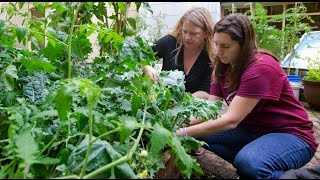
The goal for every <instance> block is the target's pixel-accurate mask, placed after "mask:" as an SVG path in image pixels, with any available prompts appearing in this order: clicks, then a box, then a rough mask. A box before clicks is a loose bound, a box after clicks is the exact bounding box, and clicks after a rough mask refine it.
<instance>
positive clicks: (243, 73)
mask: <svg viewBox="0 0 320 180" xmlns="http://www.w3.org/2000/svg"><path fill="white" fill-rule="evenodd" d="M255 37H256V35H255V31H254V28H253V26H252V24H251V22H250V20H249V19H248V18H247V16H245V15H243V14H240V13H237V14H230V15H227V16H225V17H223V18H222V19H221V20H220V21H219V22H218V23H217V24H216V25H215V27H214V43H215V56H216V57H215V59H214V61H213V62H212V63H213V65H214V72H213V75H212V76H213V77H212V84H211V90H210V96H209V99H210V100H223V99H224V100H225V101H226V103H227V104H228V108H227V110H226V111H225V113H224V114H222V115H221V117H219V118H218V119H214V120H209V121H205V122H204V121H202V120H200V119H195V118H192V119H191V125H190V126H189V127H187V128H186V129H185V130H186V132H187V133H185V130H183V129H178V130H177V132H176V133H177V135H179V136H183V135H185V134H188V135H190V136H193V137H196V138H198V139H200V140H204V141H205V142H206V143H207V144H208V146H206V147H205V148H206V149H208V150H210V151H212V152H214V153H215V154H217V155H219V156H220V157H222V158H223V159H225V160H227V161H229V162H230V163H232V164H233V165H234V167H235V168H236V169H237V172H238V174H239V175H240V177H241V178H242V177H243V178H255V179H277V178H279V177H280V176H281V175H282V174H283V173H284V172H285V171H287V170H289V169H297V168H300V167H302V166H304V165H305V164H307V163H308V162H309V161H310V160H311V158H312V157H313V156H314V154H315V152H316V149H317V147H318V142H317V141H316V138H315V136H314V135H313V133H314V131H313V124H312V122H311V121H310V120H309V119H308V114H307V112H306V110H305V108H304V107H303V105H302V104H301V103H300V102H299V101H298V100H297V99H296V98H295V96H294V94H293V90H292V88H291V86H290V84H289V81H288V78H287V75H286V73H285V72H284V71H283V69H282V68H281V66H280V65H279V62H278V61H279V60H278V58H276V57H275V56H274V55H272V54H271V53H268V52H267V51H263V50H261V49H258V47H257V43H256V39H255Z"/></svg>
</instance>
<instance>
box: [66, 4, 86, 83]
mask: <svg viewBox="0 0 320 180" xmlns="http://www.w3.org/2000/svg"><path fill="white" fill-rule="evenodd" d="M82 5H83V4H82V3H80V4H79V5H78V7H77V9H76V12H75V13H74V16H73V19H72V23H71V26H70V32H69V39H68V78H69V79H70V78H71V42H72V36H73V29H74V24H75V22H76V19H77V15H78V13H79V10H80V8H81V6H82Z"/></svg>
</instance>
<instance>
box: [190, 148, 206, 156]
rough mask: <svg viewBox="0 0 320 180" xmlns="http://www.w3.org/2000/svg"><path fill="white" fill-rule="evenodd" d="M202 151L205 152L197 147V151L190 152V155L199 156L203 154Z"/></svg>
mask: <svg viewBox="0 0 320 180" xmlns="http://www.w3.org/2000/svg"><path fill="white" fill-rule="evenodd" d="M204 151H205V149H204V148H202V147H199V148H198V149H196V150H194V151H193V152H192V155H194V156H200V155H201V154H203V153H204Z"/></svg>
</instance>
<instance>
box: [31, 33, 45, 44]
mask: <svg viewBox="0 0 320 180" xmlns="http://www.w3.org/2000/svg"><path fill="white" fill-rule="evenodd" d="M33 35H34V36H35V37H36V38H37V39H38V41H39V42H40V44H41V45H43V46H44V35H43V34H42V33H40V32H33Z"/></svg>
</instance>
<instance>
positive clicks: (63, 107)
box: [55, 86, 72, 121]
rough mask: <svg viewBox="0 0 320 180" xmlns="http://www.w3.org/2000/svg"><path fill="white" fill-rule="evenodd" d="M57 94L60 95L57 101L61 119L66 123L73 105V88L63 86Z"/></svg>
mask: <svg viewBox="0 0 320 180" xmlns="http://www.w3.org/2000/svg"><path fill="white" fill-rule="evenodd" d="M57 92H58V94H57V96H56V98H55V100H56V108H57V111H58V114H59V118H60V119H61V120H62V121H66V120H67V119H68V118H67V115H68V112H69V111H70V108H71V105H72V91H71V88H68V87H65V86H61V87H60V88H59V89H58V91H57Z"/></svg>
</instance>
